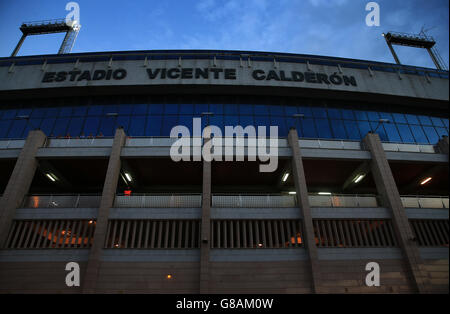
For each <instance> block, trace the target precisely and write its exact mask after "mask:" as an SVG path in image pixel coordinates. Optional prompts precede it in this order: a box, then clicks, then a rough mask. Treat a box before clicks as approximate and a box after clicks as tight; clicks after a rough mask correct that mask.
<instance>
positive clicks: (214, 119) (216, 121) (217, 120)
mask: <svg viewBox="0 0 450 314" xmlns="http://www.w3.org/2000/svg"><path fill="white" fill-rule="evenodd" d="M209 119H210V120H209V122H210V124H211V125H215V126H218V127H219V128H220V129H221V130H222V134H223V132H224V131H225V129H224V128H223V126H224V124H223V116H222V115H213V116H211V117H210V118H209Z"/></svg>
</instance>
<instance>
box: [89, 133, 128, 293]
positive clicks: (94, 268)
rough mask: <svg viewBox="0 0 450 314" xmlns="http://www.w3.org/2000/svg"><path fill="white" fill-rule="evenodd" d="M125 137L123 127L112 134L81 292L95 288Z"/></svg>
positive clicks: (91, 290) (92, 291) (92, 290)
mask: <svg viewBox="0 0 450 314" xmlns="http://www.w3.org/2000/svg"><path fill="white" fill-rule="evenodd" d="M125 138H126V135H125V132H124V130H123V128H118V129H117V130H116V134H115V136H114V141H113V145H112V149H111V155H110V156H109V162H108V169H107V172H106V177H105V183H104V185H103V192H102V198H101V200H100V208H99V209H98V216H97V221H96V226H95V233H94V239H93V244H92V247H91V250H90V252H89V260H88V263H87V268H86V272H85V276H84V277H85V278H84V282H82V291H83V293H94V292H95V289H96V284H97V279H98V274H99V269H100V264H101V261H100V258H101V254H102V249H103V247H104V243H105V238H106V231H107V227H108V217H109V209H110V208H111V207H112V206H113V203H114V198H115V196H116V190H117V184H118V180H119V175H120V168H121V161H120V154H121V152H122V147H123V145H124V144H125Z"/></svg>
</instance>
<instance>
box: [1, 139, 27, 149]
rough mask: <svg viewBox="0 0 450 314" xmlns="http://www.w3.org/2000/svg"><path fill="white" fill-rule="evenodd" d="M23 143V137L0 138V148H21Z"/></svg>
mask: <svg viewBox="0 0 450 314" xmlns="http://www.w3.org/2000/svg"><path fill="white" fill-rule="evenodd" d="M24 145H25V140H24V139H9V140H0V149H14V148H22V147H23V146H24Z"/></svg>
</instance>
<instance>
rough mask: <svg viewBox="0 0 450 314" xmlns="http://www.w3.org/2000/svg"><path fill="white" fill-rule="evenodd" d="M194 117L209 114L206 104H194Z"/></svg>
mask: <svg viewBox="0 0 450 314" xmlns="http://www.w3.org/2000/svg"><path fill="white" fill-rule="evenodd" d="M194 108H195V110H194V115H197V116H201V114H202V113H205V112H209V106H208V104H195V107H194Z"/></svg>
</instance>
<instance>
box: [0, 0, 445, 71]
mask: <svg viewBox="0 0 450 314" xmlns="http://www.w3.org/2000/svg"><path fill="white" fill-rule="evenodd" d="M67 2H68V1H63V0H33V1H31V0H0V56H2V57H6V56H9V55H10V54H11V52H12V50H13V49H14V47H15V45H16V44H17V42H18V40H19V38H20V36H21V32H20V30H19V26H20V24H21V22H24V21H35V20H44V19H52V18H60V17H65V16H66V14H67V13H68V11H65V6H66V3H67ZM76 2H78V4H79V6H80V9H81V10H80V11H81V12H80V20H81V25H82V28H81V31H80V34H79V36H78V39H77V41H76V43H75V46H74V49H73V50H72V52H90V51H117V50H151V49H224V50H255V51H271V52H291V53H303V54H315V55H326V56H337V57H346V58H355V59H366V60H376V61H385V62H394V61H393V58H392V56H391V54H390V52H389V50H388V48H387V46H386V44H385V42H384V39H383V37H382V36H381V33H383V32H387V31H389V30H393V31H399V32H415V33H418V32H419V31H420V29H421V27H422V26H424V25H425V28H430V31H429V32H428V34H429V35H432V36H433V37H434V38H435V39H436V41H437V42H438V44H437V48H438V50H439V52H440V54H441V56H442V57H443V59H444V60H445V62H446V63H447V65H448V60H449V1H448V0H382V1H381V0H380V1H377V2H378V3H379V5H380V9H381V21H380V23H381V25H380V27H367V26H366V24H365V17H366V15H367V14H368V12H367V11H365V6H366V4H367V2H369V1H362V0H128V1H125V0H110V1H103V0H78V1H76ZM63 37H64V34H52V35H43V36H29V37H28V38H27V39H26V41H25V43H24V45H23V46H22V49H21V51H20V53H19V55H33V54H52V53H56V52H57V51H58V48H59V45H60V43H61V41H62V39H63ZM396 51H397V53H398V55H399V57H400V60H401V61H402V63H404V64H411V65H418V66H427V67H433V63H432V62H431V60H430V58H429V56H428V54H427V52H426V51H425V50H421V49H416V48H406V47H399V46H396Z"/></svg>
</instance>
